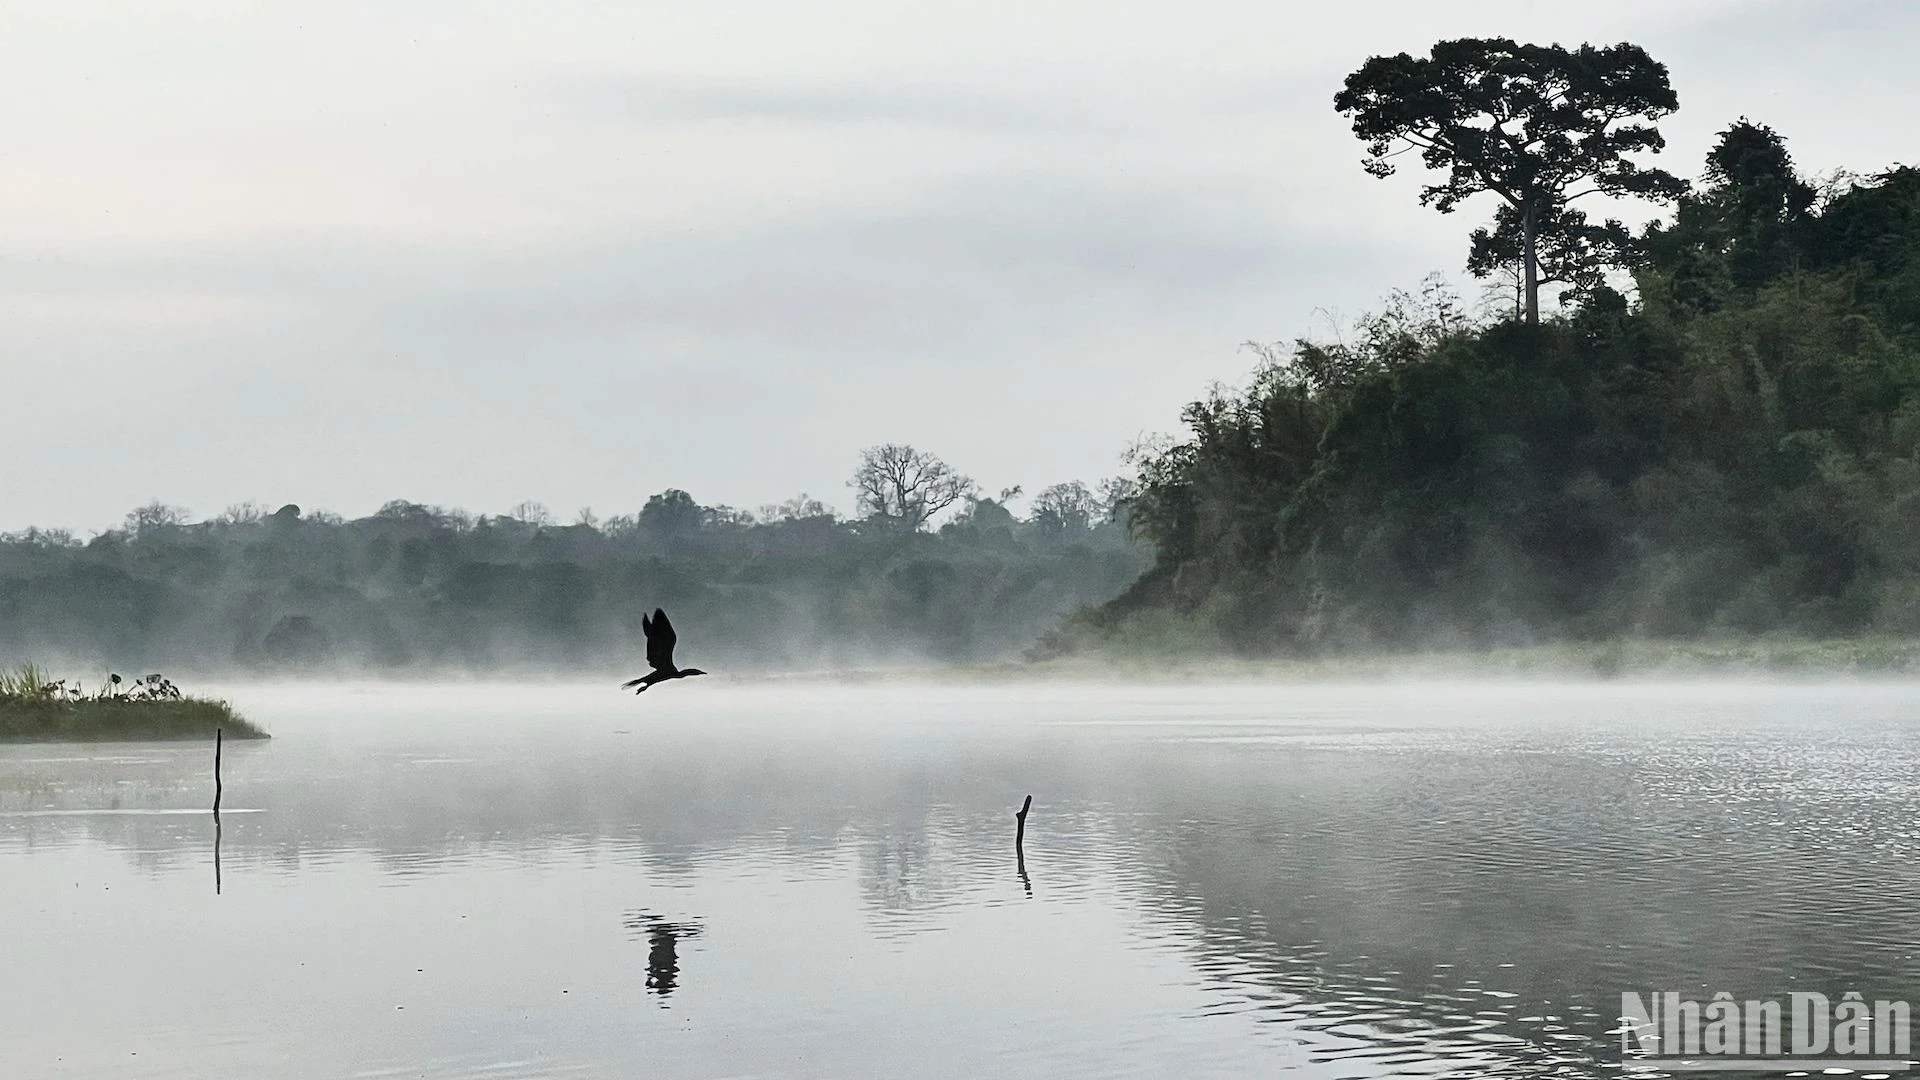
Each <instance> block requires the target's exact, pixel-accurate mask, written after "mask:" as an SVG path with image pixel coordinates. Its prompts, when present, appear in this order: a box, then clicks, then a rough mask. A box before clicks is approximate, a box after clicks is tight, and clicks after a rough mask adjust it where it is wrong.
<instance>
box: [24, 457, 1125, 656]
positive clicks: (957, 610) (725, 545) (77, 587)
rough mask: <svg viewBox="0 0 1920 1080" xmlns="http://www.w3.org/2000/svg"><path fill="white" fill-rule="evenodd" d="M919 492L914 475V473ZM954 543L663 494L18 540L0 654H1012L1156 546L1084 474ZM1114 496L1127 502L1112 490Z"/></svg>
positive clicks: (288, 514)
mask: <svg viewBox="0 0 1920 1080" xmlns="http://www.w3.org/2000/svg"><path fill="white" fill-rule="evenodd" d="M910 479H911V478H910ZM1049 490H1050V491H1051V492H1052V495H1050V496H1049V497H1048V499H1046V500H1043V502H1044V505H1043V506H1042V507H1040V508H1038V513H1037V514H1036V515H1034V516H1032V517H1029V518H1028V519H1025V520H1022V519H1019V518H1016V517H1015V516H1014V515H1013V514H1012V513H1010V512H1009V511H1008V510H1007V509H1006V507H1004V506H1003V505H1001V503H999V502H996V501H993V500H988V499H974V500H970V501H968V502H966V503H964V504H963V506H964V507H965V508H964V509H963V510H962V512H961V513H960V514H958V515H957V516H956V517H955V518H954V520H952V521H951V522H950V523H949V524H947V525H945V526H943V527H942V528H941V529H940V530H938V531H937V532H928V531H924V530H903V529H900V528H897V527H892V524H891V523H890V522H887V521H881V522H873V521H867V520H862V521H845V520H841V519H839V518H837V517H835V516H834V515H833V514H832V513H831V512H830V511H828V510H827V508H826V507H825V506H824V505H822V504H821V503H820V502H818V501H817V500H813V499H809V498H806V497H804V496H803V497H801V498H798V499H795V500H792V501H791V502H789V503H788V504H786V505H785V506H781V507H770V508H768V510H767V511H766V512H765V513H764V515H762V516H754V515H748V514H744V513H742V512H740V511H737V510H731V509H728V508H725V507H710V506H701V505H700V504H699V503H697V502H696V501H695V500H694V499H693V497H692V496H691V495H688V494H687V493H686V492H684V491H678V490H669V491H666V492H663V493H661V494H659V495H656V496H653V497H652V498H650V499H648V500H647V501H646V504H645V506H644V507H643V508H642V509H641V510H640V511H639V512H638V513H634V514H623V515H616V516H614V517H612V518H609V519H608V520H607V521H605V522H604V523H595V522H594V521H592V520H589V519H584V518H583V520H581V521H580V522H578V523H576V524H571V525H556V524H553V523H552V520H551V515H544V514H542V513H537V512H535V511H533V510H532V509H529V508H527V507H521V508H518V509H517V510H516V512H515V513H514V514H513V515H510V516H505V517H487V516H480V517H476V516H474V515H471V514H466V513H464V512H461V511H455V510H447V509H443V508H440V507H434V506H428V505H424V504H421V503H414V502H405V501H396V502H392V503H388V504H387V505H386V506H384V507H382V508H381V509H380V510H379V511H378V512H377V513H375V514H373V515H372V516H370V517H367V518H363V519H360V520H357V521H339V520H338V519H332V518H329V517H327V516H323V515H302V513H301V512H300V510H299V508H298V507H294V506H288V507H285V508H282V509H281V510H280V511H277V512H275V513H273V514H270V515H265V516H261V515H256V514H228V515H223V516H222V517H221V518H219V519H216V520H215V521H211V522H205V523H198V524H190V523H187V522H185V521H183V520H178V519H177V518H176V519H175V520H172V521H170V522H169V523H168V524H166V525H162V526H154V525H149V526H147V527H144V528H141V529H140V530H139V531H137V532H136V531H115V532H111V533H107V534H104V535H102V536H100V537H97V538H95V539H94V540H93V541H92V542H91V543H88V544H85V545H50V544H47V543H45V542H43V541H42V540H41V539H40V538H41V537H43V536H44V535H45V534H39V533H36V534H33V535H31V536H28V535H25V534H22V535H21V536H14V537H0V653H4V652H18V653H32V654H37V655H43V656H59V657H67V658H74V659H77V660H80V661H83V662H86V663H88V664H95V663H98V664H111V663H120V662H123V661H122V660H121V659H120V658H126V657H138V658H141V662H144V663H159V664H164V665H174V666H179V665H189V666H194V667H197V668H200V669H202V670H205V669H208V668H234V667H237V668H240V669H243V670H255V671H262V672H286V673H299V672H313V671H329V670H339V669H360V668H373V669H380V670H386V671H405V670H442V671H444V670H474V671H499V670H503V669H516V668H517V669H521V670H530V669H543V668H582V667H596V668H600V669H608V668H621V667H624V666H625V665H630V664H632V663H635V662H637V659H638V658H639V657H642V656H644V654H645V639H644V636H643V634H642V632H641V629H640V615H641V613H642V612H647V611H651V610H653V608H654V607H655V606H664V607H665V608H667V609H668V610H669V611H671V612H672V613H673V618H674V622H675V624H676V625H677V626H678V627H679V628H680V632H681V635H682V644H681V654H680V658H681V659H682V660H683V661H684V662H687V663H694V664H699V665H700V666H702V667H705V668H707V669H708V670H736V671H737V670H742V669H749V668H786V669H793V668H808V667H820V666H829V665H848V664H855V665H858V664H867V663H881V662H896V661H924V660H945V661H984V660H996V659H1006V658H1011V657H1017V656H1018V655H1020V653H1021V651H1022V650H1023V649H1025V648H1026V647H1027V646H1029V645H1030V644H1032V643H1033V642H1034V641H1035V640H1036V639H1038V638H1039V637H1040V635H1041V634H1042V633H1043V632H1045V631H1046V630H1047V629H1049V628H1050V627H1052V626H1053V625H1055V624H1056V623H1057V622H1058V621H1059V619H1060V618H1061V617H1062V616H1063V615H1065V614H1067V613H1069V612H1072V611H1074V610H1076V609H1078V608H1081V607H1084V606H1087V605H1090V604H1098V603H1101V602H1104V601H1106V600H1108V599H1110V598H1111V597H1113V596H1114V595H1115V594H1117V593H1118V592H1119V591H1120V590H1121V589H1122V588H1123V587H1125V585H1126V584H1127V582H1128V581H1130V580H1132V579H1133V578H1134V577H1135V576H1136V575H1137V574H1138V573H1139V572H1140V570H1141V569H1142V568H1143V567H1144V566H1145V564H1146V561H1147V560H1148V558H1150V553H1149V552H1148V551H1147V550H1146V549H1145V546H1144V545H1142V544H1139V543H1137V542H1135V541H1133V540H1132V539H1131V538H1130V537H1129V536H1128V535H1127V532H1126V528H1125V526H1124V525H1123V524H1120V523H1118V522H1116V521H1115V520H1113V518H1112V516H1111V507H1110V506H1108V505H1106V504H1104V503H1102V502H1101V501H1100V500H1098V499H1094V498H1092V497H1091V496H1085V497H1084V498H1083V497H1082V496H1084V495H1085V489H1084V488H1077V487H1075V486H1073V485H1063V486H1057V487H1056V488H1055V489H1049ZM1109 490H1121V489H1118V488H1113V489H1109Z"/></svg>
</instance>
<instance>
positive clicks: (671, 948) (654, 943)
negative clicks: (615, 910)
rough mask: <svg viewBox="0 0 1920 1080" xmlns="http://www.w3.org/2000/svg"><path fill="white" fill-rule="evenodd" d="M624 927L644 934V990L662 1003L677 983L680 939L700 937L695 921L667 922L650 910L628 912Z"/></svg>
mask: <svg viewBox="0 0 1920 1080" xmlns="http://www.w3.org/2000/svg"><path fill="white" fill-rule="evenodd" d="M626 925H627V929H629V930H632V931H634V932H635V933H638V934H645V935H646V936H647V989H648V990H651V991H653V992H654V993H655V994H658V995H660V998H661V1004H663V1005H664V1004H665V1003H666V998H667V995H669V994H671V993H673V991H674V989H675V988H676V987H677V986H679V984H680V951H679V946H680V942H681V941H682V940H684V939H686V938H696V937H699V936H700V926H699V924H698V923H683V922H669V921H667V920H666V919H663V918H661V917H660V916H658V915H655V914H654V913H652V912H650V911H635V912H631V913H629V914H628V915H627V917H626Z"/></svg>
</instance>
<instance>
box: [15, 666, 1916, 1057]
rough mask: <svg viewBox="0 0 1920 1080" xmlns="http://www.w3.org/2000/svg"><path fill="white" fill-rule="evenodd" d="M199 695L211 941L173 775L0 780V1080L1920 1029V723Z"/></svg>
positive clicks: (1278, 695) (1613, 709)
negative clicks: (1628, 1010) (1918, 971)
mask: <svg viewBox="0 0 1920 1080" xmlns="http://www.w3.org/2000/svg"><path fill="white" fill-rule="evenodd" d="M231 694H232V697H233V698H234V700H235V702H236V704H238V705H239V706H240V707H241V708H242V710H243V711H245V712H247V713H248V714H249V715H250V716H252V717H253V718H255V719H258V720H260V721H262V722H264V723H265V724H266V725H267V726H268V727H270V728H271V730H272V731H273V733H274V735H275V736H276V738H275V739H274V740H273V741H272V742H271V743H270V744H264V745H231V746H229V747H228V748H227V758H226V795H225V803H224V807H225V810H226V812H225V813H224V814H223V818H222V822H221V827H220V830H219V835H218V842H219V862H218V875H219V882H218V884H219V893H218V894H217V895H216V891H215V889H216V863H215V842H216V834H215V827H214V823H213V821H212V820H211V819H210V817H208V816H207V815H205V814H204V813H203V812H201V811H203V810H204V808H205V807H206V805H207V803H208V801H209V799H210V796H211V787H212V784H211V776H210V765H211V754H210V753H209V748H207V747H204V746H197V745H196V746H162V745H126V746H90V747H75V746H15V747H4V748H0V912H4V913H5V914H6V916H7V921H8V925H9V927H11V928H13V932H11V933H9V934H8V935H7V950H6V974H7V977H6V978H5V979H4V980H0V1076H7V1077H43V1076H44V1077H124V1076H142V1077H190V1076H191V1077H199V1076H234V1077H256V1076H257V1077H283V1076H284V1077H308V1076H312V1077H340V1076H361V1077H385V1076H409V1077H412V1076H420V1077H429V1078H436V1080H438V1078H451V1077H468V1076H472V1077H481V1076H485V1077H513V1076H635V1075H649V1076H685V1077H735V1076H782V1077H830V1076H831V1077H851V1076H858V1077H893V1076H951V1077H978V1076H1033V1077H1061V1076H1068V1077H1072V1076H1086V1077H1096V1076H1097V1077H1106V1076H1221V1077H1228V1076H1233V1077H1238V1076H1250V1075H1269V1074H1275V1073H1281V1072H1290V1073H1299V1074H1302V1075H1306V1076H1322V1077H1329V1078H1331V1077H1349V1076H1360V1077H1371V1076H1406V1075H1435V1076H1438V1075H1485V1076H1501V1077H1511V1076H1590V1075H1617V1074H1618V1072H1619V1065H1618V1052H1617V1046H1618V1040H1617V1036H1614V1035H1610V1034H1608V1033H1609V1032H1610V1031H1611V1030H1612V1029H1613V1028H1614V1027H1615V1017H1616V1015H1617V1013H1618V1008H1617V1006H1618V1002H1619V995H1620V993H1621V992H1623V991H1633V992H1641V993H1648V992H1652V991H1656V990H1659V991H1665V990H1673V991H1679V992H1682V993H1687V994H1698V995H1701V996H1704V995H1707V994H1711V993H1712V992H1714V991H1717V990H1723V989H1724V990H1728V991H1731V992H1733V993H1734V994H1736V995H1737V996H1740V997H1743V998H1744V997H1748V996H1781V995H1784V994H1785V993H1787V992H1788V991H1790V990H1801V989H1812V990H1819V991H1822V992H1826V993H1828V994H1829V995H1832V996H1835V997H1837V996H1838V995H1839V994H1840V993H1842V992H1844V991H1847V990H1859V991H1861V992H1863V993H1865V994H1866V995H1867V996H1868V997H1869V998H1873V997H1899V998H1906V999H1914V998H1916V997H1920V985H1916V982H1920V980H1916V978H1915V976H1914V974H1913V956H1914V952H1915V948H1916V946H1915V933H1914V930H1913V928H1912V914H1913V912H1914V911H1915V910H1916V908H1917V907H1920V873H1917V872H1916V870H1915V866H1916V862H1915V857H1916V855H1917V854H1920V851H1916V848H1917V847H1920V845H1916V843H1915V841H1914V839H1913V837H1912V833H1911V828H1910V822H1911V821H1912V820H1914V817H1915V815H1916V811H1920V781H1916V777H1920V740H1916V738H1915V735H1916V734H1917V733H1920V719H1916V718H1917V717H1920V688H1912V687H1905V686H1877V687H1866V686H1796V687H1783V686H1740V687H1734V686H1700V685H1694V686H1687V687H1649V686H1626V685H1609V686H1604V687H1597V686H1517V685H1509V686H1503V687H1477V688H1476V687H1460V686H1453V687H1431V686H1429V687H1419V686H1401V687H1378V686H1376V687H1325V686H1323V687H1311V688H1303V687H1287V688H1269V687H1254V686H1236V687H1223V686H1194V687H1161V688H1139V687H1128V688H1082V687H1070V686H1062V685H1048V686H1021V685H1002V686H994V687H979V688H960V687H938V688H932V687H914V686H890V687H869V688H848V687H799V686H763V687H740V686H728V685H726V684H723V683H716V684H711V685H705V686H699V685H689V686H670V687H663V688H660V689H658V690H655V691H652V692H649V693H648V694H647V695H646V696H645V697H643V698H638V699H635V698H632V697H629V696H625V695H621V694H618V693H615V692H613V691H610V690H605V689H593V690H585V689H580V690H538V689H527V688H480V687H460V688H420V687H412V688H404V689H402V688H392V687H376V686H340V687H330V688H305V689H289V688H247V687H236V688H232V690H231ZM1028 793H1031V794H1033V796H1034V806H1033V810H1032V814H1031V816H1030V818H1029V820H1028V829H1027V839H1026V852H1025V855H1026V858H1025V867H1024V869H1025V871H1026V876H1025V878H1023V877H1022V876H1021V874H1020V872H1019V871H1020V868H1019V867H1018V866H1017V865H1016V862H1015V857H1014V851H1013V846H1012V842H1013V820H1012V816H1011V814H1012V811H1013V810H1014V809H1015V808H1017V807H1018V806H1019V804H1020V800H1021V798H1022V796H1024V795H1026V794H1028Z"/></svg>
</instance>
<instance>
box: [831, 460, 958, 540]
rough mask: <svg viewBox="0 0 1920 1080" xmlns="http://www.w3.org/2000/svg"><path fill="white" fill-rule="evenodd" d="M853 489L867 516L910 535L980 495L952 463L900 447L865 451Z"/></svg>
mask: <svg viewBox="0 0 1920 1080" xmlns="http://www.w3.org/2000/svg"><path fill="white" fill-rule="evenodd" d="M848 486H849V487H851V488H853V489H854V490H855V491H856V492H857V493H858V496H859V506H860V512H861V513H863V514H866V515H868V516H870V517H876V518H884V519H886V520H888V521H891V522H894V523H895V524H897V525H898V526H899V527H900V528H901V529H903V530H906V531H914V530H917V529H920V528H923V527H924V526H925V525H926V523H927V520H928V519H929V518H931V517H933V516H934V515H935V514H938V513H939V512H940V511H942V510H945V509H946V508H947V507H949V506H952V505H953V504H954V503H957V502H959V501H960V500H961V499H965V498H968V497H969V496H971V495H973V494H974V493H975V491H976V490H977V487H976V485H975V484H974V482H973V481H972V480H971V479H969V478H967V477H965V476H962V475H961V474H959V473H957V472H955V471H953V468H952V466H950V465H948V464H947V463H946V462H944V461H941V460H940V459H939V458H937V457H934V456H933V455H932V454H923V453H921V452H920V451H918V450H915V449H914V448H913V447H911V446H906V445H904V444H900V443H888V444H886V445H885V446H870V447H868V448H867V449H865V450H862V451H860V468H859V469H858V470H857V471H855V472H854V474H853V479H852V480H851V481H849V482H848Z"/></svg>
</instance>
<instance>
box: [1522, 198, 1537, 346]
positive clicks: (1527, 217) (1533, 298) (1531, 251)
mask: <svg viewBox="0 0 1920 1080" xmlns="http://www.w3.org/2000/svg"><path fill="white" fill-rule="evenodd" d="M1520 237H1521V240H1522V242H1523V244H1524V248H1523V251H1522V254H1521V260H1520V261H1521V262H1522V263H1524V264H1525V266H1526V270H1525V274H1526V291H1527V325H1528V326H1539V325H1540V252H1539V250H1538V248H1537V247H1536V245H1535V243H1534V236H1533V207H1532V206H1528V207H1527V208H1526V209H1525V210H1524V211H1522V212H1521V214H1520Z"/></svg>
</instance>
